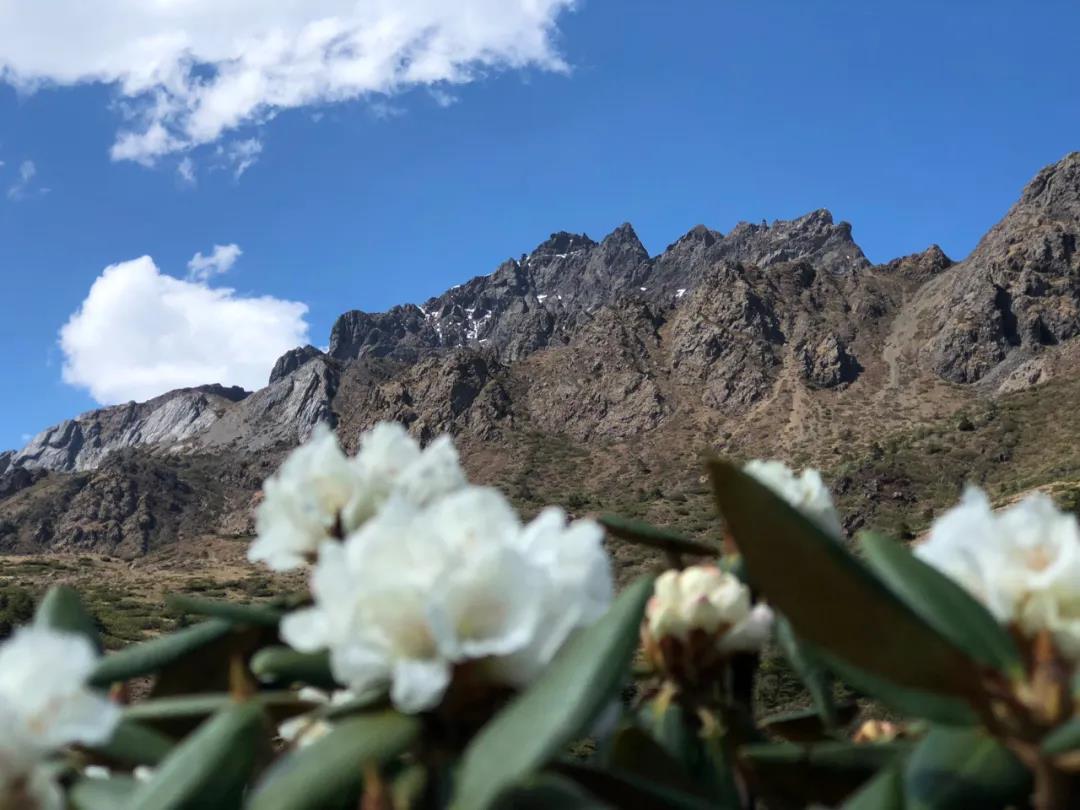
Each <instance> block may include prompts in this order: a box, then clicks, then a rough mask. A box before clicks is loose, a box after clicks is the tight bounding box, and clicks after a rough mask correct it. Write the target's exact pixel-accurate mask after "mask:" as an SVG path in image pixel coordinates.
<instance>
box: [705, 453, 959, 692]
mask: <svg viewBox="0 0 1080 810" xmlns="http://www.w3.org/2000/svg"><path fill="white" fill-rule="evenodd" d="M709 471H710V474H711V476H712V481H713V491H714V493H715V496H716V501H717V505H718V506H719V508H720V512H721V513H722V514H723V516H724V519H725V520H726V521H727V524H728V527H729V529H730V530H731V533H732V535H733V536H734V538H735V542H736V544H737V545H738V547H739V551H740V552H741V553H742V555H743V557H744V558H745V559H746V563H747V566H748V568H749V571H750V578H751V579H752V580H753V581H754V583H755V584H756V585H758V586H759V587H760V588H761V589H762V590H763V591H764V593H765V595H766V597H767V598H768V600H769V602H770V603H771V604H772V605H773V606H774V607H775V608H777V609H779V610H780V611H781V612H782V613H783V614H784V615H785V616H787V618H788V621H790V622H791V624H792V627H794V629H795V632H796V633H797V634H798V636H799V637H800V638H803V639H806V640H808V641H811V642H813V643H815V644H817V645H819V646H821V647H823V648H825V649H827V650H829V651H831V652H832V653H833V654H835V655H837V656H839V657H841V658H843V659H845V660H847V661H849V662H851V663H852V664H855V665H856V666H858V667H860V668H862V669H865V670H867V671H869V672H873V673H875V674H878V675H881V676H884V677H888V678H890V679H891V680H893V681H895V682H896V683H898V684H900V685H902V686H906V687H908V688H913V689H922V690H924V691H927V692H938V693H945V694H956V695H964V694H968V693H970V692H971V691H972V689H973V688H974V685H975V684H977V683H978V679H977V677H976V674H975V667H974V664H973V663H972V661H971V660H970V659H969V658H968V657H967V656H966V655H965V654H964V653H963V652H961V651H960V650H958V649H957V648H956V647H955V646H954V645H953V644H952V643H951V642H950V641H948V640H947V639H946V638H944V637H943V636H942V635H941V634H940V633H938V632H937V631H936V630H934V629H933V628H932V627H931V626H930V625H928V624H927V623H926V622H925V621H924V620H923V619H922V618H920V617H919V616H918V615H917V614H916V613H915V612H914V611H913V610H911V608H909V607H908V606H907V605H906V604H904V603H903V602H902V601H901V600H900V599H899V598H898V597H897V596H896V595H895V594H894V593H893V592H892V591H891V590H890V589H889V588H888V587H887V586H886V585H885V584H884V583H882V582H881V581H880V580H879V579H878V578H877V577H876V576H875V575H874V574H873V573H872V572H871V571H870V569H869V568H867V566H866V565H865V564H864V563H862V562H861V561H859V560H858V559H856V558H855V557H854V556H852V555H851V554H850V553H849V552H848V551H847V550H846V549H845V548H844V547H843V545H842V544H841V543H840V541H839V540H838V539H837V538H835V537H832V536H831V535H829V534H827V533H826V532H824V531H823V530H821V529H820V528H819V527H818V526H817V525H816V524H814V523H813V522H812V521H810V520H808V519H807V518H805V517H804V516H803V515H802V514H801V513H800V512H798V511H797V510H796V509H794V508H793V507H791V506H790V505H789V504H788V503H787V502H786V501H784V500H783V499H782V498H780V497H779V496H777V495H775V494H774V493H773V492H772V490H770V489H769V488H768V487H766V486H765V485H764V484H761V483H759V482H758V481H757V480H755V479H754V478H753V477H752V476H749V475H746V474H745V473H743V472H742V471H741V470H739V469H738V468H736V467H734V466H732V465H731V464H728V463H726V462H722V461H712V462H710V463H709Z"/></svg>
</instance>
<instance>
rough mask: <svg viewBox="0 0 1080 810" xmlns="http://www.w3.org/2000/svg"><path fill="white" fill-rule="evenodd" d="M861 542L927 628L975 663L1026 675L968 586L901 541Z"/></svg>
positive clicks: (873, 538)
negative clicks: (950, 576)
mask: <svg viewBox="0 0 1080 810" xmlns="http://www.w3.org/2000/svg"><path fill="white" fill-rule="evenodd" d="M859 542H860V545H861V546H862V549H863V553H864V555H865V558H866V561H867V562H868V563H869V564H870V567H871V568H873V569H874V571H875V572H876V573H877V575H878V576H879V577H881V579H883V580H884V581H885V583H886V584H887V585H888V586H889V587H890V588H891V589H892V591H893V593H895V594H896V595H897V596H898V597H900V599H902V600H903V601H904V603H905V604H907V606H908V607H910V608H911V609H912V610H914V611H915V612H916V613H917V614H918V615H919V616H921V617H922V618H923V620H925V621H926V623H927V624H929V625H930V626H931V627H933V628H934V629H935V630H937V631H938V632H939V633H941V635H943V636H944V637H945V638H947V639H948V640H949V641H951V642H952V643H953V644H955V645H956V646H957V647H959V648H960V649H962V650H963V651H964V652H966V653H967V654H968V655H969V656H971V657H972V658H973V659H975V660H976V661H978V662H980V663H982V664H985V665H986V666H988V667H992V668H993V669H996V670H999V671H1001V672H1005V673H1008V674H1009V675H1011V676H1014V677H1021V676H1022V675H1023V670H1024V664H1023V660H1022V658H1021V656H1020V651H1019V650H1018V649H1017V647H1016V642H1015V641H1014V640H1013V638H1012V636H1010V635H1009V633H1008V632H1007V631H1006V630H1005V628H1004V627H1002V626H1001V624H1000V623H999V622H998V621H997V619H995V618H994V617H993V616H992V615H991V614H990V612H989V611H988V610H987V609H986V608H985V607H983V605H982V604H980V603H979V602H978V601H977V600H976V599H975V598H974V597H973V596H972V595H971V594H970V593H968V592H967V591H966V590H965V589H964V588H962V587H960V586H959V585H958V584H957V583H956V582H954V581H953V580H952V579H950V578H949V577H947V576H945V574H943V573H941V572H940V571H938V570H937V569H936V568H934V567H933V566H931V565H927V564H926V563H925V562H923V561H922V560H920V559H919V558H918V557H916V556H915V555H914V554H912V553H911V552H910V551H908V550H907V549H906V548H904V546H902V545H901V544H900V543H896V542H894V541H892V540H889V539H888V538H886V537H882V536H881V535H877V534H871V533H864V534H863V535H862V536H861V537H860V538H859Z"/></svg>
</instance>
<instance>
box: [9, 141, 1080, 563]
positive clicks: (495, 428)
mask: <svg viewBox="0 0 1080 810" xmlns="http://www.w3.org/2000/svg"><path fill="white" fill-rule="evenodd" d="M1078 238H1080V154H1073V155H1069V156H1068V157H1066V158H1065V159H1064V160H1063V161H1061V162H1060V163H1058V164H1056V165H1055V166H1052V167H1048V168H1047V169H1045V170H1043V171H1042V172H1040V173H1039V175H1038V176H1037V177H1036V178H1035V180H1033V181H1032V183H1031V184H1029V186H1028V187H1027V188H1026V189H1025V191H1024V192H1023V195H1022V196H1021V199H1020V200H1019V201H1018V203H1017V204H1016V205H1015V206H1014V207H1013V208H1012V209H1011V210H1010V212H1009V213H1008V214H1007V215H1006V216H1005V218H1004V219H1003V220H1002V221H1001V222H1000V223H998V224H997V225H996V226H995V227H994V228H993V229H992V230H991V231H990V232H989V233H988V234H987V236H986V237H985V238H984V239H983V240H982V241H981V242H980V244H979V246H978V248H977V249H976V250H975V251H974V252H973V253H972V255H971V256H969V257H968V258H967V259H965V260H964V261H962V262H959V263H956V264H954V263H953V262H952V261H951V260H950V259H949V258H948V257H946V256H945V255H944V253H942V251H941V250H940V249H939V248H937V247H936V246H932V247H930V248H928V249H927V250H926V251H924V252H923V253H920V254H916V255H913V256H908V257H904V258H901V259H897V260H894V261H892V262H889V263H887V264H884V265H880V266H872V265H871V264H870V262H869V261H867V259H866V257H865V256H864V255H863V253H862V251H861V250H860V249H859V247H858V245H857V244H856V243H855V242H854V240H853V239H852V234H851V228H850V226H848V225H847V224H846V223H836V222H834V221H833V218H832V216H831V215H830V214H829V213H828V212H827V211H814V212H811V213H810V214H807V215H806V216H804V217H800V218H798V219H795V220H791V221H787V222H774V223H772V224H771V225H765V224H761V225H751V224H746V223H742V224H740V225H738V226H736V227H735V228H734V229H733V230H732V231H730V232H729V233H727V234H722V233H719V232H716V231H712V230H709V229H707V228H705V227H703V226H698V227H695V228H693V229H691V230H690V231H689V232H688V233H687V234H685V235H684V236H683V237H681V238H680V239H678V240H677V241H676V242H674V243H673V244H672V245H670V246H668V247H667V248H666V249H665V250H664V251H663V252H662V253H661V254H660V255H658V256H655V257H650V256H649V255H648V254H647V252H646V251H645V249H644V248H643V247H642V245H641V243H640V241H639V240H638V238H637V236H636V234H635V233H634V231H633V228H632V227H631V226H629V225H622V226H620V227H619V228H617V229H616V230H615V231H613V232H612V233H611V234H609V235H608V236H606V237H605V238H604V239H602V240H600V241H599V242H597V241H594V240H592V239H590V238H589V237H587V236H585V235H575V234H570V233H565V232H560V233H556V234H553V235H552V236H551V238H550V239H548V240H547V241H545V242H544V243H542V244H541V245H539V246H538V247H537V248H536V249H535V250H533V251H532V252H531V253H529V254H525V255H523V256H521V257H520V258H518V259H511V260H508V261H506V262H504V263H503V264H502V265H500V266H499V267H498V268H496V270H495V271H494V272H493V273H491V274H490V275H487V276H477V277H475V278H473V279H471V280H470V281H468V282H466V283H465V284H462V285H460V286H457V287H454V288H452V289H450V290H448V291H447V292H445V293H443V294H442V295H440V296H437V297H435V298H432V299H429V300H428V301H426V302H425V303H424V304H423V305H422V306H416V305H404V306H400V307H394V308H393V309H391V310H389V311H387V312H384V313H374V314H372V313H364V312H359V311H353V312H348V313H345V314H343V315H342V316H341V317H340V318H339V319H338V321H337V323H336V324H335V325H334V327H333V330H332V334H331V338H330V343H329V349H328V352H327V353H325V354H324V353H323V352H321V351H319V350H318V349H315V348H313V347H310V346H308V347H301V348H298V349H296V350H294V351H292V352H289V353H287V354H286V355H285V356H283V357H282V358H281V360H279V361H278V363H277V364H276V365H275V367H274V370H273V372H272V374H271V377H270V382H269V384H268V386H267V387H266V388H264V389H262V390H260V391H258V392H256V393H254V394H250V395H249V394H246V393H245V392H239V391H236V390H234V389H223V388H221V387H215V386H206V387H203V388H199V389H187V390H185V391H179V392H171V393H169V394H165V395H163V396H162V397H158V398H156V399H155V400H152V401H151V402H148V403H144V404H141V405H136V404H129V405H124V406H117V407H116V408H107V409H102V410H101V411H95V412H92V413H90V414H87V415H84V416H82V417H79V418H78V419H76V420H72V421H70V422H66V423H64V424H63V425H60V426H57V427H56V428H53V429H51V430H49V431H46V432H44V433H43V434H41V435H40V436H39V437H36V438H35V439H34V440H33V441H32V442H31V443H30V444H29V445H28V446H27V448H25V449H23V450H21V451H19V452H18V453H15V454H8V455H6V456H5V455H0V550H22V551H27V550H40V549H48V548H67V547H75V546H77V547H85V548H96V549H99V550H108V551H113V552H116V553H123V554H128V555H131V554H138V553H143V552H145V551H146V550H148V549H152V548H155V547H158V546H160V545H161V544H167V543H169V542H173V539H175V538H193V537H195V538H197V537H199V536H222V535H231V534H235V535H244V534H245V533H246V532H248V531H250V517H249V513H250V506H251V503H252V499H253V498H254V497H255V494H256V491H257V489H258V482H259V480H261V476H262V475H265V473H266V471H269V470H272V469H273V467H274V465H275V464H276V463H277V461H278V460H279V459H280V457H281V455H282V454H283V453H284V452H286V451H287V450H288V449H289V448H290V447H292V446H294V445H295V444H296V443H297V442H298V441H301V440H302V439H303V438H304V437H306V435H307V434H308V433H309V432H310V430H311V429H312V427H313V426H314V425H315V424H317V423H318V422H320V421H326V422H329V423H331V424H333V425H335V426H336V427H337V429H338V432H339V435H340V436H341V437H342V440H343V443H344V444H345V445H346V446H348V447H352V446H354V445H355V441H356V437H357V435H358V433H359V432H360V431H361V430H362V429H364V428H365V427H368V426H370V425H371V424H372V423H374V422H375V421H377V420H379V419H396V420H398V421H401V422H404V423H406V424H407V425H409V427H410V429H411V430H412V431H413V432H414V433H415V434H416V435H417V436H419V437H421V438H422V439H424V440H427V439H430V438H431V437H433V436H435V435H437V434H439V433H441V432H443V431H450V432H453V433H455V434H456V435H457V436H458V437H459V443H460V444H461V446H462V449H463V453H464V456H465V462H466V465H467V466H468V467H470V469H471V470H472V471H473V473H474V474H475V475H476V476H477V477H479V478H480V479H481V480H485V481H491V482H493V483H497V484H500V485H503V486H505V487H507V488H508V489H509V490H510V491H511V494H512V496H513V497H515V499H516V500H518V501H519V503H520V504H521V505H522V506H523V507H525V508H532V507H534V506H538V505H539V504H540V503H542V502H544V501H560V502H563V503H565V504H568V505H570V506H571V507H573V508H575V509H579V510H581V509H586V508H599V507H601V506H605V507H612V508H620V509H623V510H631V511H632V510H634V509H638V510H639V511H640V510H641V509H644V510H645V511H646V512H647V513H648V514H650V515H651V516H652V517H653V518H654V519H662V520H666V521H668V522H675V523H682V524H684V525H685V526H686V527H687V528H690V529H694V528H695V527H697V528H703V527H704V525H706V524H703V523H702V524H701V525H700V526H699V525H698V524H699V523H701V521H704V520H705V515H707V512H708V508H707V499H705V500H703V498H704V496H703V494H702V493H701V492H700V491H699V490H700V482H699V480H698V470H697V460H698V458H699V456H700V454H701V453H703V452H725V453H733V454H736V455H739V454H745V455H755V456H763V455H782V456H784V457H788V458H793V459H797V460H799V461H801V462H811V463H814V464H816V465H818V466H821V467H823V468H826V469H831V470H834V471H836V472H837V474H838V475H840V474H842V475H844V476H847V477H849V478H851V480H852V481H853V482H855V483H852V484H850V485H846V486H847V489H846V490H845V492H846V493H847V494H845V496H844V497H845V498H847V505H848V506H849V508H850V511H851V515H850V516H849V518H850V521H851V522H852V525H854V524H855V523H858V522H860V521H865V520H867V519H870V518H871V517H873V515H874V514H875V510H876V509H877V507H876V506H872V505H871V504H869V503H868V502H866V498H865V495H866V493H867V490H866V489H865V487H866V486H869V484H868V483H867V482H868V481H869V480H870V478H868V476H872V475H879V477H880V485H881V486H883V487H887V486H890V485H891V484H890V483H889V481H890V480H891V479H892V478H896V477H897V473H896V470H891V471H890V470H882V469H879V467H880V465H879V466H874V465H873V464H863V463H862V462H861V461H860V459H866V458H869V459H872V460H873V459H874V458H875V454H878V453H880V452H883V451H881V450H880V448H881V447H882V442H883V441H884V440H885V438H886V437H892V438H891V439H889V440H890V441H894V443H895V444H896V445H897V447H906V446H908V444H906V442H907V441H908V440H907V439H906V438H904V437H910V436H914V435H916V434H917V433H918V432H919V431H920V430H926V429H928V426H932V427H933V429H935V430H939V429H940V430H944V431H946V432H948V431H949V430H950V429H951V427H950V426H951V425H953V423H954V422H955V419H956V416H955V415H956V414H957V413H958V412H960V411H964V412H966V411H968V410H971V409H973V408H974V409H976V410H978V409H979V408H983V407H989V405H987V403H991V404H992V403H993V402H995V401H996V400H995V398H997V397H1002V396H1020V395H1021V393H1016V394H1012V393H1010V392H1023V391H1024V390H1025V389H1026V388H1028V387H1030V386H1031V385H1032V384H1036V383H1047V382H1051V383H1053V385H1052V386H1050V387H1048V388H1046V389H1045V390H1047V391H1050V390H1051V388H1052V389H1053V390H1058V389H1060V388H1061V387H1063V386H1065V385H1066V384H1067V382H1068V380H1069V378H1070V376H1071V374H1072V373H1073V371H1074V370H1075V369H1077V368H1080V340H1074V338H1075V337H1077V336H1078V335H1080V314H1078V313H1080V309H1078V308H1077V296H1078V294H1080V282H1078V276H1080V264H1078V261H1080V260H1078V259H1077V257H1076V253H1075V245H1076V242H1077V239H1078ZM973 412H974V411H973ZM980 412H981V411H980ZM987 435H989V434H987ZM1028 440H1029V441H1031V442H1035V443H1036V444H1037V437H1035V436H1031V437H1029V438H1028ZM913 441H914V440H913ZM973 441H974V439H973ZM913 446H917V442H916V444H915V445H913ZM875 448H878V449H876V450H875ZM968 449H969V450H970V451H971V452H976V450H975V449H972V448H968ZM984 449H985V450H986V452H990V453H992V452H993V451H992V449H991V448H979V449H978V452H983V450H984ZM1051 452H1054V451H1051ZM886 455H887V454H886ZM114 458H115V459H116V461H115V462H114V461H113V459H114ZM877 460H878V461H880V458H878V459H877ZM860 464H862V466H861V467H860V466H859V465H860ZM852 465H855V466H854V467H852ZM848 468H851V469H856V471H857V472H856V473H852V474H850V475H849V473H844V472H843V470H846V469H848ZM5 470H6V471H5ZM875 470H876V472H871V471H875ZM943 475H944V476H945V478H943V479H942V480H943V481H944V480H947V481H948V483H947V484H942V486H944V487H945V488H946V489H954V488H955V487H956V486H958V485H959V484H958V482H955V481H952V479H951V478H949V477H948V476H949V475H951V473H948V472H946V473H943ZM900 477H903V476H900ZM844 480H847V479H846V478H845V479H844ZM874 480H877V479H874ZM124 481H132V482H135V483H134V484H132V485H131V486H127V485H126V484H124V483H123V482H124ZM149 481H157V482H158V483H156V484H155V485H154V486H157V487H161V488H163V489H165V490H170V488H171V490H170V491H172V493H173V494H172V495H171V496H169V497H166V494H165V493H164V492H162V493H157V494H156V495H155V496H154V497H155V498H156V500H154V499H151V497H150V492H149V490H144V489H143V488H141V487H142V486H143V484H142V483H140V482H149ZM659 481H662V482H663V483H658V482H659ZM5 482H6V483H5ZM900 483H902V482H899V483H898V484H897V489H896V490H895V491H897V492H900V493H901V495H902V497H900V498H899V499H898V501H897V502H898V503H906V502H907V501H906V500H905V499H908V498H915V497H916V495H915V494H913V493H915V491H916V490H919V491H921V490H920V488H923V489H925V488H926V487H928V486H930V483H929V479H927V480H923V481H921V483H920V482H915V483H911V482H909V484H910V485H907V484H905V485H903V486H900ZM939 483H940V482H939ZM74 487H78V488H79V489H78V491H79V492H84V491H85V492H87V493H88V494H87V496H86V497H85V498H75V497H72V496H71V494H70V491H69V490H70V489H71V488H74ZM95 487H96V488H95ZM65 488H67V489H65ZM61 490H63V491H64V492H65V493H67V494H66V495H64V497H57V495H56V493H57V492H59V491H61ZM129 490H130V491H129ZM669 490H670V492H671V494H673V495H675V496H678V497H681V498H682V500H679V501H676V503H679V504H683V505H684V506H685V508H684V512H685V514H682V513H680V512H679V511H678V509H675V508H674V507H672V505H671V504H670V503H667V502H666V497H665V496H666V495H667V494H668V491H669ZM90 493H93V495H92V496H91V494H90ZM103 493H120V495H117V496H116V497H115V498H113V495H108V496H106V495H105V494H103ZM125 493H127V494H125ZM854 493H863V494H862V496H859V497H856V495H855V494H854ZM144 495H145V497H144ZM121 496H122V497H121ZM919 497H921V496H919ZM95 498H96V499H97V501H98V502H106V501H109V498H113V499H114V500H116V499H117V498H118V499H119V501H120V502H121V503H122V504H123V507H122V508H118V509H117V510H114V512H115V514H113V515H112V517H109V516H106V518H103V519H102V520H104V521H105V523H106V524H107V526H106V528H105V529H101V528H100V527H98V524H97V523H95V522H94V521H95V520H97V518H94V519H93V520H92V519H91V517H93V516H91V515H89V512H92V506H91V505H90V501H92V500H94V499H95ZM140 503H142V504H145V508H141V507H139V504H140ZM132 504H134V506H132ZM635 504H637V506H635ZM688 504H689V505H688ZM680 508H682V507H680ZM140 509H141V511H140ZM885 511H886V512H888V510H885ZM140 515H148V516H149V518H148V519H144V518H142V517H140ZM890 519H891V518H890ZM147 520H149V521H151V522H152V524H153V525H152V526H151V527H150V528H146V524H147Z"/></svg>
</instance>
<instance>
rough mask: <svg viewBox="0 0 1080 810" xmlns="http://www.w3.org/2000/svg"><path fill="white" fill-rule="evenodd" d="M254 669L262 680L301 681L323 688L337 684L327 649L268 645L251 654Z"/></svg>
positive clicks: (275, 681)
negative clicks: (315, 650)
mask: <svg viewBox="0 0 1080 810" xmlns="http://www.w3.org/2000/svg"><path fill="white" fill-rule="evenodd" d="M251 671H252V673H253V674H254V675H255V677H256V678H258V679H259V680H260V681H262V682H263V683H272V684H281V685H286V684H293V683H302V684H307V685H308V686H317V687H319V688H321V689H335V688H337V687H338V683H337V681H335V680H334V675H333V673H331V672H330V655H329V653H326V652H318V653H302V652H297V651H296V650H294V649H292V648H291V647H282V646H276V647H265V648H263V649H261V650H259V651H258V652H257V653H255V655H253V656H252V658H251Z"/></svg>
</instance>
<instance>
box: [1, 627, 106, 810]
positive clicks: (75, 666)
mask: <svg viewBox="0 0 1080 810" xmlns="http://www.w3.org/2000/svg"><path fill="white" fill-rule="evenodd" d="M96 659H97V653H96V652H95V650H94V648H93V646H91V644H90V642H89V641H87V640H86V639H85V638H83V637H82V636H78V635H74V634H71V633H62V632H58V631H56V630H52V629H50V628H48V627H44V626H39V625H34V626H30V627H24V628H20V629H19V630H16V631H15V634H14V635H13V636H12V637H11V638H10V639H8V640H7V641H5V642H3V643H2V644H0V807H6V806H17V807H31V808H54V807H55V808H59V807H63V800H62V796H61V794H60V791H59V788H58V787H57V786H56V785H55V784H54V783H53V781H52V778H51V776H49V774H48V773H47V772H46V771H44V770H42V769H41V767H40V763H41V761H42V760H43V759H44V757H46V756H47V755H48V754H50V753H51V752H53V751H55V750H57V749H59V748H62V747H64V746H67V745H71V744H73V743H83V744H86V745H98V744H101V743H104V742H106V741H107V740H108V739H109V738H110V737H111V736H112V733H113V730H114V729H115V728H116V724H117V723H118V722H119V719H120V709H119V707H117V706H116V705H114V704H113V703H111V702H110V701H109V700H108V699H107V698H106V697H104V696H103V695H101V694H98V693H96V692H92V691H90V690H89V689H88V688H87V687H86V680H87V678H88V677H89V675H90V673H91V671H92V670H93V668H94V665H95V662H96ZM19 802H22V803H21V804H20V803H19Z"/></svg>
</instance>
